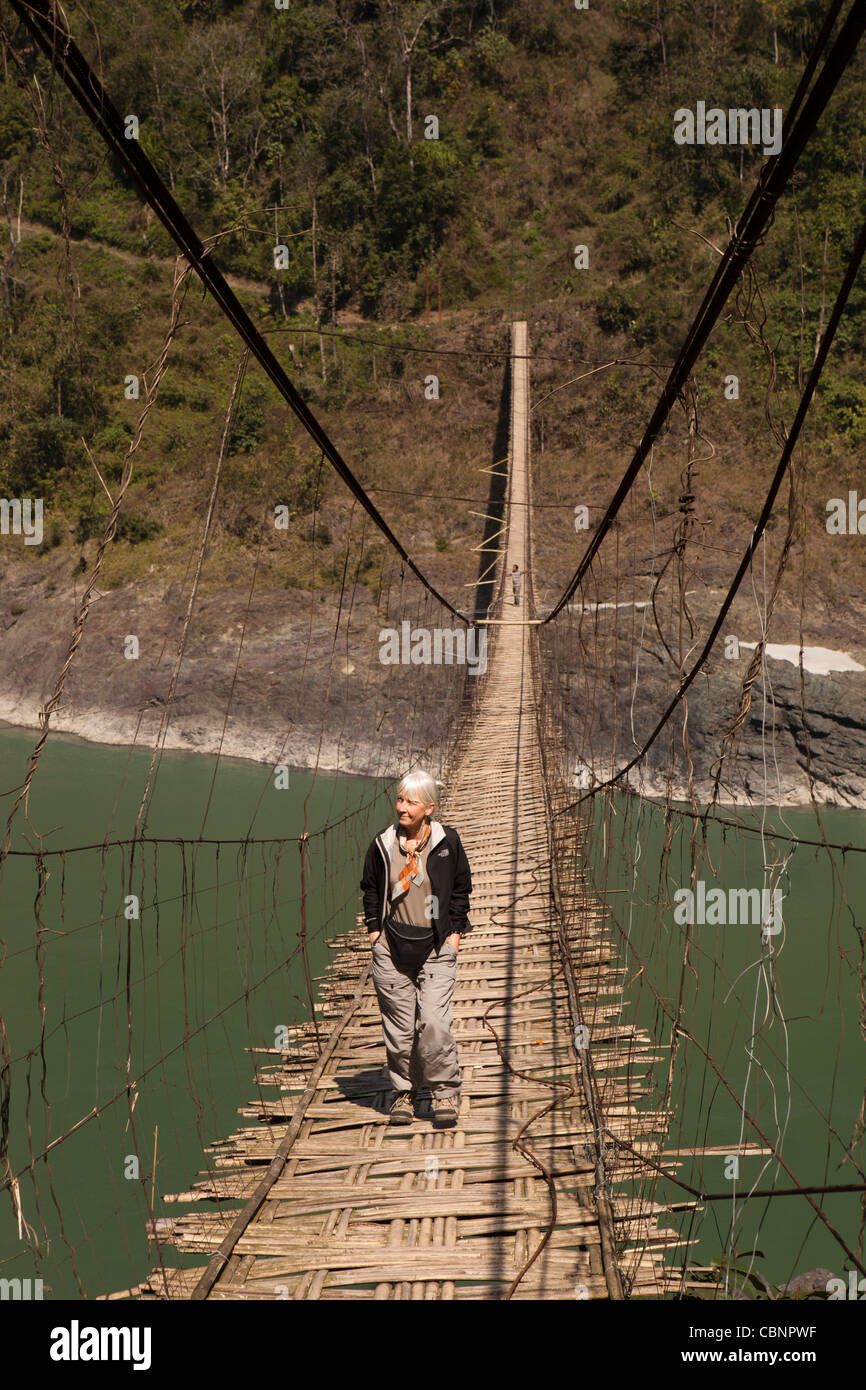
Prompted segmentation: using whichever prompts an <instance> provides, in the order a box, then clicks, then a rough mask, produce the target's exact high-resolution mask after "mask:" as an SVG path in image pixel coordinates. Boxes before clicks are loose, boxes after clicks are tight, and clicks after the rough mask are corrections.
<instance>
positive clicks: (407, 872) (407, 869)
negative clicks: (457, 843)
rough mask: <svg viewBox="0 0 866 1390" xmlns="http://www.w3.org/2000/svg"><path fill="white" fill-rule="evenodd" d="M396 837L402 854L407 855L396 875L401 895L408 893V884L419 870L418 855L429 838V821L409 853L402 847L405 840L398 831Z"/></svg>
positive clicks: (422, 880) (419, 861)
mask: <svg viewBox="0 0 866 1390" xmlns="http://www.w3.org/2000/svg"><path fill="white" fill-rule="evenodd" d="M397 839H398V843H399V845H400V849H401V851H402V852H403V853H404V854H407V855H408V857H407V859H406V863H405V864H404V865H403V867H402V869H401V870H400V873H399V875H398V880H399V883H400V890H401V895H402V893H408V891H409V884H410V883H411V882H412V880H413V878H414V877H415V875H416V874H417V872H418V870H419V869H420V867H421V860H420V858H419V855H420V852H421V850H422V849H423V848H424V846H425V845H426V843H427V841H428V840H429V839H430V822H429V821H428V822H427V826H426V828H425V830H424V834H423V835H422V837H421V839H420V840H419V841H418V843H417V844H416V846H415V848H414V849H413V850H412V851H411V853H410V852H409V851H407V850H406V849H404V845H405V843H406V842H405V839H404V837H403V836H402V835H400V833H399V832H398V835H397ZM420 882H421V883H423V882H424V879H423V876H422V878H421V880H420Z"/></svg>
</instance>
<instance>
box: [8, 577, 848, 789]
mask: <svg viewBox="0 0 866 1390" xmlns="http://www.w3.org/2000/svg"><path fill="white" fill-rule="evenodd" d="M60 575H61V572H60V570H59V569H58V567H57V566H56V565H55V566H51V565H39V566H34V565H33V564H32V563H30V564H27V563H20V562H19V563H15V562H14V561H13V562H10V563H9V564H7V567H6V572H5V574H4V577H3V589H2V595H3V605H2V613H3V622H4V626H5V633H4V640H3V642H2V644H0V719H2V720H5V721H7V722H8V723H11V724H16V725H22V726H26V727H32V728H37V727H38V725H39V710H40V708H41V706H42V705H43V704H44V702H45V700H46V699H47V698H48V697H49V696H50V694H51V692H52V691H53V689H54V686H55V683H56V681H57V678H58V675H59V673H60V671H61V669H62V666H63V663H64V660H65V657H66V653H67V649H68V644H69V640H70V635H71V632H72V626H73V621H74V616H75V612H76V608H77V604H78V602H79V601H80V598H81V594H82V593H83V589H84V585H85V582H86V576H84V575H80V576H77V577H76V578H75V579H69V578H68V577H67V579H66V580H62V579H61V577H60ZM235 578H236V577H235V576H231V579H232V582H226V583H225V584H224V585H223V586H221V587H218V588H211V589H210V590H209V591H208V592H206V593H203V594H202V595H201V596H200V598H199V600H198V602H197V604H196V606H195V609H194V612H193V617H192V621H191V623H190V627H189V632H188V635H187V639H186V648H185V655H184V659H183V661H182V663H181V665H180V668H179V672H178V675H177V679H176V683H175V687H174V692H173V695H172V696H171V701H170V705H171V708H170V711H169V716H168V722H167V729H166V734H165V746H166V747H168V748H184V749H193V750H199V751H201V752H206V753H210V752H214V751H216V750H217V749H218V748H220V746H221V747H222V751H223V753H224V754H226V755H228V756H234V757H242V758H252V759H255V760H257V761H261V762H266V763H271V764H277V763H280V762H285V763H287V764H289V765H292V766H299V767H310V766H314V765H318V766H319V767H321V768H323V769H327V770H338V769H339V770H342V771H345V772H351V773H360V774H367V775H369V774H376V773H380V772H383V771H388V772H393V771H394V770H396V769H400V768H402V766H403V764H404V763H405V761H406V759H410V760H411V759H413V758H414V759H417V758H418V757H420V756H422V754H427V755H428V756H431V757H434V758H438V757H439V756H440V755H442V754H443V753H446V752H447V749H448V745H449V742H450V736H451V732H452V730H453V728H454V724H455V721H456V717H457V713H458V711H459V709H460V701H461V696H462V694H463V692H464V690H465V689H467V688H470V689H471V686H472V678H468V679H467V678H466V676H465V672H466V667H465V666H460V665H448V664H438V665H437V664H435V663H431V664H425V665H411V664H409V665H406V664H402V665H401V664H397V665H387V664H384V665H383V664H382V662H381V661H380V659H379V657H380V651H381V643H380V638H379V634H380V632H381V630H382V627H383V624H384V623H392V622H393V621H395V620H394V618H393V617H391V618H384V617H383V616H382V613H381V611H377V608H376V604H375V602H374V597H373V595H371V593H370V592H369V591H368V590H367V589H366V588H365V587H364V586H361V585H358V586H356V587H355V589H354V591H353V593H352V595H351V601H349V600H348V599H347V600H346V601H345V602H344V607H343V611H342V614H341V617H340V621H339V625H337V621H336V613H337V597H338V596H337V594H336V592H334V593H330V592H329V593H324V592H319V593H314V594H311V593H307V592H305V591H302V590H298V589H289V590H285V589H279V588H273V587H272V588H266V587H263V588H262V589H260V590H258V591H257V592H256V594H255V598H254V601H253V602H252V603H250V602H249V598H248V589H247V585H246V583H244V584H240V583H238V582H234V580H235ZM97 592H98V593H99V596H98V597H96V598H95V599H94V602H93V605H92V608H91V611H90V614H89V617H88V620H87V624H86V627H85V630H84V636H83V640H82V642H81V646H80V648H79V650H78V652H77V653H76V656H75V659H74V661H73V664H72V666H71V668H70V671H69V675H68V677H67V680H66V683H65V687H64V691H63V696H62V699H61V702H60V706H59V709H58V712H57V714H56V715H54V716H53V717H52V721H51V724H52V728H54V729H56V730H58V731H60V732H67V733H73V734H78V735H80V736H82V737H84V738H87V739H93V740H96V741H99V742H103V743H124V744H126V743H133V742H134V743H137V744H140V745H142V746H152V745H153V743H154V741H155V740H156V738H157V736H158V734H159V731H160V727H161V724H162V721H163V719H164V716H165V712H166V704H167V702H168V701H169V696H170V690H171V684H172V680H173V672H174V665H175V660H176V654H177V649H178V644H179V642H180V639H181V635H182V631H183V626H184V620H185V613H186V606H187V601H188V587H187V586H186V585H181V584H180V583H175V584H172V585H169V586H165V585H162V584H160V583H159V582H156V581H154V580H149V581H148V582H147V583H142V584H138V585H130V586H127V587H124V588H119V589H112V590H109V591H107V592H100V591H97ZM705 616H710V609H709V606H708V608H707V614H706V615H705ZM850 620H851V614H847V615H846V624H850ZM416 621H417V618H416ZM428 621H429V619H428ZM831 627H832V625H831ZM740 628H741V630H745V629H744V625H743V624H742V623H741V624H740ZM580 630H581V632H582V633H583V640H582V641H578V640H575V636H576V633H575V624H574V622H572V623H571V625H570V626H566V627H565V628H559V629H558V630H557V632H555V633H554V632H551V630H550V629H547V628H545V629H542V632H543V634H544V635H543V637H542V642H543V643H544V650H545V652H546V654H547V660H546V662H545V663H544V670H545V679H551V680H553V679H556V680H557V681H558V683H559V690H560V696H561V704H562V709H563V712H564V714H565V716H566V718H567V719H568V723H569V733H570V738H571V743H572V748H573V750H574V756H575V762H576V764H577V763H578V762H580V761H583V762H584V763H586V764H587V765H588V766H589V767H590V768H591V770H592V773H593V774H594V776H595V778H596V779H603V778H606V777H609V776H610V775H611V772H612V771H613V770H615V769H618V768H620V767H622V766H623V765H624V764H625V763H626V762H627V761H628V760H629V758H630V757H631V756H632V755H633V753H634V751H635V749H636V744H637V745H640V744H641V743H642V742H643V741H644V740H645V739H646V738H647V737H648V735H649V734H650V733H651V731H652V729H653V728H654V726H655V724H656V721H657V719H658V717H659V713H660V712H661V711H662V710H663V709H664V708H665V706H666V704H667V702H668V701H669V699H670V698H671V695H672V693H673V692H674V691H675V689H676V687H677V682H678V674H679V673H678V670H677V668H676V667H675V665H674V663H673V662H672V660H671V657H670V655H669V653H668V652H667V651H666V650H665V648H664V647H663V645H662V643H661V642H660V641H659V640H658V637H657V635H654V633H653V631H652V630H651V627H650V625H649V624H647V625H645V627H644V628H643V639H642V650H641V655H640V660H639V663H637V685H636V689H634V691H633V687H634V681H635V664H636V660H635V648H634V644H633V640H632V638H631V637H630V638H629V641H628V642H626V641H625V640H624V639H623V637H622V635H621V634H617V633H616V632H615V631H614V629H613V626H612V624H611V618H610V610H609V609H605V610H604V612H602V611H601V610H599V613H598V614H597V615H596V616H594V618H593V622H592V625H591V628H586V624H585V623H584V625H583V626H582V627H581V629H580ZM848 635H849V636H850V633H849V634H848ZM130 638H135V639H137V644H138V646H137V650H138V656H137V657H136V656H127V655H125V652H126V651H127V650H131V647H130V644H129V640H128V639H130ZM828 640H833V638H832V631H831V632H830V634H829V636H828ZM849 648H850V644H849ZM723 649H724V643H723V641H722V639H721V638H720V639H719V644H718V646H717V648H716V649H715V650H714V652H713V654H712V656H711V658H710V661H709V662H708V664H707V666H706V667H705V669H704V671H703V672H702V673H701V674H700V675H699V677H698V678H697V680H696V681H695V683H694V684H693V685H692V687H691V689H690V691H689V693H688V696H687V710H688V723H687V736H688V750H689V755H690V757H691V760H692V764H693V769H694V770H693V784H694V790H695V795H696V797H697V799H698V800H699V801H705V800H707V799H709V797H710V796H711V795H712V790H713V779H714V775H715V766H716V763H717V760H718V757H719V751H720V748H721V746H722V740H723V737H724V733H725V730H726V729H728V728H730V727H731V725H732V724H733V722H734V718H735V715H736V712H737V707H738V701H739V698H740V692H741V686H742V681H743V678H744V676H745V674H746V671H747V668H748V664H749V659H750V657H751V651H750V649H749V648H748V647H746V646H745V644H744V645H743V646H742V647H741V648H740V655H739V658H738V659H736V660H726V659H725V658H724V656H723V655H722V651H723ZM693 655H694V654H693ZM854 655H855V656H856V655H858V652H857V651H856V650H855V652H854ZM691 659H693V656H692V658H691ZM689 665H690V662H688V663H687V664H686V669H688V667H689ZM554 672H556V674H555V675H554V674H553V673H554ZM766 673H767V678H766V691H765V690H764V689H763V688H762V680H761V675H760V673H759V675H758V678H757V680H756V682H755V684H754V687H753V690H752V699H751V704H750V708H749V710H748V713H747V716H746V719H745V721H744V723H743V726H742V728H741V730H740V733H739V737H738V739H737V742H736V745H735V755H734V756H731V757H729V758H728V759H727V760H726V762H725V767H724V771H723V775H722V779H721V784H720V796H721V799H722V800H724V801H726V802H731V801H738V802H746V801H749V800H752V801H755V802H762V801H765V800H769V801H772V802H781V803H782V804H788V805H796V804H802V803H804V802H808V800H809V776H808V769H809V767H810V766H811V776H812V785H813V790H814V795H815V798H816V800H818V801H819V802H825V803H828V804H837V805H841V806H850V807H863V806H866V671H831V672H829V673H828V674H825V675H821V674H816V673H813V672H810V671H808V670H806V671H804V672H803V674H802V682H801V673H800V670H799V667H798V666H795V665H793V664H791V662H789V661H785V660H779V659H775V658H773V657H768V658H767V661H766ZM633 694H634V698H633V699H632V696H633ZM632 721H633V722H632ZM682 731H683V717H682V713H681V712H680V713H678V714H677V715H675V716H674V718H673V719H672V720H671V721H670V723H669V725H668V726H667V728H666V729H665V731H664V733H663V734H662V736H661V737H660V738H659V740H658V741H657V742H656V744H655V745H654V747H653V748H652V749H651V750H650V753H649V755H648V756H647V758H646V760H645V763H644V768H643V774H642V779H641V777H639V776H638V770H637V769H636V770H635V772H634V773H632V774H631V778H630V780H631V783H632V785H635V786H642V788H643V789H644V790H645V791H646V792H648V793H650V794H652V795H664V794H665V792H666V790H667V789H668V787H670V791H671V794H672V795H673V796H674V797H676V798H678V799H680V798H686V797H687V795H688V782H689V772H688V761H687V758H686V755H685V751H684V748H683V732H682ZM671 769H673V772H672V774H671Z"/></svg>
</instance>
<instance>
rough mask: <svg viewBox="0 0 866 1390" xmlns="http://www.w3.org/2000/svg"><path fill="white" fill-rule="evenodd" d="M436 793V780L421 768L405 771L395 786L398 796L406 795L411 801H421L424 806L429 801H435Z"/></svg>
mask: <svg viewBox="0 0 866 1390" xmlns="http://www.w3.org/2000/svg"><path fill="white" fill-rule="evenodd" d="M438 794H439V793H438V787H437V784H436V782H435V781H434V780H433V778H432V777H431V776H430V773H429V772H424V770H423V769H422V768H418V769H416V771H415V772H409V773H407V774H406V776H405V777H404V778H403V780H402V782H401V783H400V785H399V787H398V788H397V795H398V796H401V795H403V796H407V797H409V799H410V800H411V801H423V803H424V805H425V806H429V805H430V803H431V801H432V802H434V803H435V801H436V798H437V796H438Z"/></svg>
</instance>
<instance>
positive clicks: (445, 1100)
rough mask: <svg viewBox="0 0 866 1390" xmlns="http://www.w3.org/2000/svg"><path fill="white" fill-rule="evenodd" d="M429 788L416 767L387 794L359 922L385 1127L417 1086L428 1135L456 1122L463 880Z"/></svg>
mask: <svg viewBox="0 0 866 1390" xmlns="http://www.w3.org/2000/svg"><path fill="white" fill-rule="evenodd" d="M436 794H437V793H436V783H435V781H434V780H433V778H432V777H431V775H430V773H429V772H424V771H423V770H421V769H419V770H417V771H415V772H410V773H409V774H408V776H406V777H404V778H403V780H402V781H401V783H400V785H399V787H398V789H397V804H396V812H397V817H396V821H395V822H393V823H392V824H391V825H389V826H388V828H387V829H386V830H384V831H381V832H380V833H379V834H378V835H376V836H375V838H374V840H373V842H372V843H371V845H370V847H369V849H368V850H367V855H366V858H365V861H364V872H363V876H362V878H361V888H362V890H363V893H364V920H365V922H366V925H367V931H368V932H369V935H370V941H371V942H372V948H373V983H374V985H375V987H376V996H377V998H378V1000H379V1008H380V1009H381V1011H382V1031H383V1034H384V1038H385V1051H386V1053H387V1055H388V1072H389V1075H390V1078H391V1085H392V1086H393V1088H394V1095H393V1097H392V1102H391V1110H390V1122H391V1124H411V1123H412V1119H413V1115H414V1113H415V1105H416V1102H417V1099H418V1090H419V1087H420V1086H421V1085H425V1086H428V1087H429V1089H430V1092H431V1095H432V1121H433V1125H434V1127H435V1128H437V1129H444V1128H448V1127H450V1126H453V1125H455V1124H456V1123H457V1116H458V1113H459V1109H460V1067H459V1061H458V1056H457V1044H456V1042H455V1040H454V1037H453V1034H452V1032H451V1025H452V1021H453V1020H452V1013H451V997H452V995H453V993H454V986H455V983H456V980H457V953H458V947H459V945H460V941H461V938H462V937H464V936H465V935H466V934H467V933H468V932H470V931H471V930H472V927H471V926H470V924H469V921H468V919H467V913H468V911H469V894H470V893H471V892H472V876H471V874H470V871H469V861H468V860H467V858H466V851H465V850H464V848H463V845H462V844H461V841H460V836H459V835H458V834H457V831H456V830H455V829H454V828H453V827H452V826H449V825H442V824H440V822H439V821H437V820H433V819H432V816H433V812H434V810H435V809H436Z"/></svg>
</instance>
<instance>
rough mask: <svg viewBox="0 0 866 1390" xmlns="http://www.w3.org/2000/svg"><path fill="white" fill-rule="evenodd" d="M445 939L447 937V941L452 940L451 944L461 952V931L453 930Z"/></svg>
mask: <svg viewBox="0 0 866 1390" xmlns="http://www.w3.org/2000/svg"><path fill="white" fill-rule="evenodd" d="M445 939H446V941H450V942H451V945H452V946H453V947H454V950H455V951H457V952H458V953H459V951H460V933H459V931H453V932H452V933H451V935H450V936H448V937H446V938H445Z"/></svg>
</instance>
